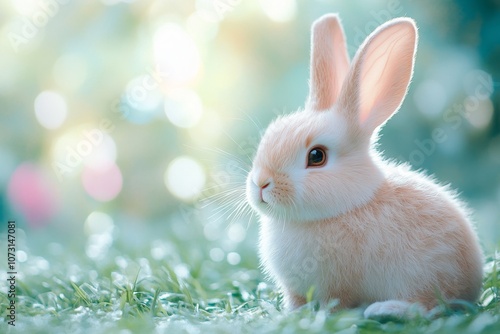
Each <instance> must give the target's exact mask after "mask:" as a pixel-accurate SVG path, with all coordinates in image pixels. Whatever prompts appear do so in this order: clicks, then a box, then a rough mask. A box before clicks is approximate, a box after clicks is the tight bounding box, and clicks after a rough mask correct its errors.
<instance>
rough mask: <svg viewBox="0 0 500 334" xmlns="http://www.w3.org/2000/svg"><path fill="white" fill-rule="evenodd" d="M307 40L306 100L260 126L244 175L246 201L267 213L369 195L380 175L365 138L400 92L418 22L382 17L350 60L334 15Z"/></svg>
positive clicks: (287, 214)
mask: <svg viewBox="0 0 500 334" xmlns="http://www.w3.org/2000/svg"><path fill="white" fill-rule="evenodd" d="M311 44H312V47H311V74H310V75H311V77H310V93H309V97H308V100H307V102H306V106H305V108H304V110H301V111H298V112H295V113H293V114H290V115H287V116H283V117H280V118H278V119H276V120H275V121H274V122H273V123H272V124H271V125H270V126H269V127H268V128H267V130H266V132H265V133H264V135H263V137H262V139H261V142H260V145H259V147H258V150H257V153H256V156H255V159H254V162H253V166H252V170H251V171H250V173H249V175H248V178H247V198H248V201H249V203H250V205H251V206H252V207H253V208H254V209H256V210H257V211H258V212H259V213H260V214H261V215H263V216H266V217H269V218H272V219H278V220H285V221H295V222H305V221H311V220H318V219H324V218H329V217H334V216H336V215H339V214H342V213H344V212H347V211H349V210H351V209H353V208H355V207H357V206H360V205H363V204H364V203H366V202H367V201H369V200H371V198H372V197H373V194H374V192H375V191H376V189H377V188H378V187H379V186H380V184H381V183H382V182H383V180H384V170H383V168H381V164H379V163H378V160H379V158H378V156H377V154H376V153H375V152H374V150H373V148H372V147H373V145H372V144H373V142H374V141H376V133H377V131H378V129H379V128H380V127H381V125H383V124H384V123H385V122H386V121H387V120H388V119H389V118H390V117H391V116H392V115H393V114H394V113H395V112H396V111H397V110H398V108H399V106H400V105H401V103H402V101H403V99H404V96H405V94H406V91H407V88H408V84H409V82H410V79H411V76H412V72H413V63H414V55H415V52H416V45H417V29H416V27H415V23H414V22H413V20H411V19H409V18H398V19H393V20H391V21H389V22H386V23H385V24H383V25H381V26H380V27H378V28H377V29H376V30H375V31H374V32H373V33H372V34H371V35H370V36H368V37H367V38H366V40H365V41H364V43H363V45H362V46H361V47H360V48H359V50H358V52H357V53H356V56H355V57H354V60H353V61H352V64H350V61H349V56H348V54H347V50H346V44H345V37H344V32H343V30H342V26H341V24H340V22H339V19H338V18H337V16H335V15H325V16H323V17H322V18H320V19H318V20H317V21H316V22H315V23H314V24H313V28H312V43H311Z"/></svg>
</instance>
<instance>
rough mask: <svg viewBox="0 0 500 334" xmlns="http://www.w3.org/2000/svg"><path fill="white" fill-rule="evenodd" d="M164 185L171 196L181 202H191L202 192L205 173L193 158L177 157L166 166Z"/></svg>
mask: <svg viewBox="0 0 500 334" xmlns="http://www.w3.org/2000/svg"><path fill="white" fill-rule="evenodd" d="M165 184H166V186H167V188H168V190H170V192H171V193H172V194H173V195H175V196H177V197H179V198H180V199H183V200H191V199H193V198H195V197H196V196H198V195H199V194H200V192H201V191H202V189H203V186H204V185H205V172H204V170H203V168H202V167H201V165H200V164H199V163H198V162H197V161H196V160H194V159H193V158H190V157H187V156H182V157H178V158H176V159H174V160H173V161H172V162H171V163H170V164H169V165H168V168H167V171H166V172H165Z"/></svg>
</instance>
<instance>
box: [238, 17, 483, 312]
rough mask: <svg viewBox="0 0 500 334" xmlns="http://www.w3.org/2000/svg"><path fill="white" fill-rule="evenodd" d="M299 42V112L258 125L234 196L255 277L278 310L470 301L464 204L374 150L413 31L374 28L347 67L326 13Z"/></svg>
mask: <svg viewBox="0 0 500 334" xmlns="http://www.w3.org/2000/svg"><path fill="white" fill-rule="evenodd" d="M311 40H312V42H311V63H310V82H309V86H310V91H309V96H308V98H307V100H306V103H305V107H304V109H303V110H299V111H297V112H294V113H292V114H288V115H285V116H280V117H278V118H277V119H276V120H274V121H273V122H272V123H271V124H270V125H269V126H268V128H267V129H266V131H265V132H264V134H263V135H262V138H261V141H260V144H259V146H258V148H257V151H256V153H255V157H254V159H253V163H252V166H251V170H250V172H249V173H248V176H247V178H246V185H245V187H246V190H245V191H246V197H247V201H248V203H249V204H250V206H251V207H252V208H253V210H254V211H256V213H257V214H258V217H259V255H260V260H261V266H262V268H263V271H264V273H265V274H266V275H268V277H269V278H270V279H271V280H272V281H274V282H275V283H276V285H277V286H278V288H279V289H280V291H281V292H282V294H283V301H284V307H285V309H288V310H293V309H295V308H298V307H299V306H301V305H303V304H305V303H306V301H307V297H306V296H308V294H310V295H311V296H312V298H313V300H314V301H317V302H319V304H320V305H321V306H322V307H327V306H328V305H333V304H331V303H335V300H336V301H337V304H336V305H337V306H336V307H335V309H337V308H355V307H366V306H367V305H369V306H368V307H367V308H366V309H365V310H364V316H365V317H367V318H372V317H378V316H385V315H388V316H405V315H407V314H408V312H409V311H410V310H413V309H414V308H412V307H411V306H414V307H417V306H418V307H420V308H421V309H422V310H423V311H424V312H425V310H430V309H432V308H433V307H435V306H436V305H438V303H439V301H441V300H444V301H452V300H456V299H461V300H466V301H470V302H474V301H475V300H476V299H477V298H478V295H479V292H480V289H481V283H482V276H483V272H482V268H483V254H482V250H481V248H480V246H479V241H478V238H477V235H476V232H475V229H474V228H473V226H472V224H471V222H470V218H469V216H470V212H469V210H468V209H467V207H466V205H465V204H464V203H463V202H461V201H460V200H459V199H458V197H457V194H456V192H454V191H453V190H451V189H450V187H449V186H444V185H440V184H439V183H437V182H436V181H435V180H434V179H433V178H432V177H429V176H427V175H426V174H424V173H423V172H419V171H413V170H412V169H411V168H410V166H409V165H408V164H401V163H396V162H393V161H388V160H385V159H383V158H382V157H381V154H380V153H379V152H377V150H376V146H377V138H378V133H379V130H380V128H381V127H382V126H383V125H384V124H385V122H386V121H387V120H388V119H389V118H390V117H391V116H392V115H393V114H394V113H396V111H397V110H398V109H399V107H400V105H401V104H402V101H403V99H404V97H405V95H406V92H407V89H408V86H409V82H410V80H411V78H412V74H413V66H414V58H415V53H416V49H417V40H418V35H417V28H416V25H415V22H414V21H413V20H412V19H411V18H406V17H402V18H396V19H392V20H390V21H388V22H386V23H384V24H382V25H381V26H379V27H378V28H377V29H376V30H375V31H374V32H373V33H372V34H370V35H369V36H368V37H367V38H366V40H365V41H364V42H363V44H362V45H361V46H360V48H359V50H358V52H357V53H356V55H355V57H354V59H353V60H352V63H351V64H350V59H349V56H348V53H347V49H346V43H345V37H344V32H343V28H342V25H341V22H340V20H339V18H338V16H337V15H336V14H327V15H325V16H322V17H321V18H319V19H318V20H317V21H315V22H314V23H313V25H312V38H311Z"/></svg>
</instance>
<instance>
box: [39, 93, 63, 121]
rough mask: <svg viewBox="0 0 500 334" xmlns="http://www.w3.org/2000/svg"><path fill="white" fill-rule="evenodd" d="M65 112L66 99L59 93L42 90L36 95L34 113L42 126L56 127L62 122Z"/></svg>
mask: <svg viewBox="0 0 500 334" xmlns="http://www.w3.org/2000/svg"><path fill="white" fill-rule="evenodd" d="M66 114H67V106H66V101H65V100H64V98H63V97H62V96H61V95H60V94H58V93H56V92H51V91H44V92H41V93H40V94H38V96H37V97H36V99H35V115H36V118H37V120H38V122H39V123H40V124H41V125H42V126H43V127H44V128H47V129H57V128H58V127H60V126H61V125H62V124H63V122H64V120H65V119H66Z"/></svg>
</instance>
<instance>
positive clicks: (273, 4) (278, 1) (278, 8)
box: [259, 0, 297, 22]
mask: <svg viewBox="0 0 500 334" xmlns="http://www.w3.org/2000/svg"><path fill="white" fill-rule="evenodd" d="M259 2H260V6H261V7H262V10H263V11H264V13H265V14H266V15H267V16H268V17H269V18H270V19H271V20H273V21H276V22H286V21H290V20H291V19H293V18H294V17H295V15H296V14H297V3H296V2H295V0H260V1H259Z"/></svg>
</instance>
